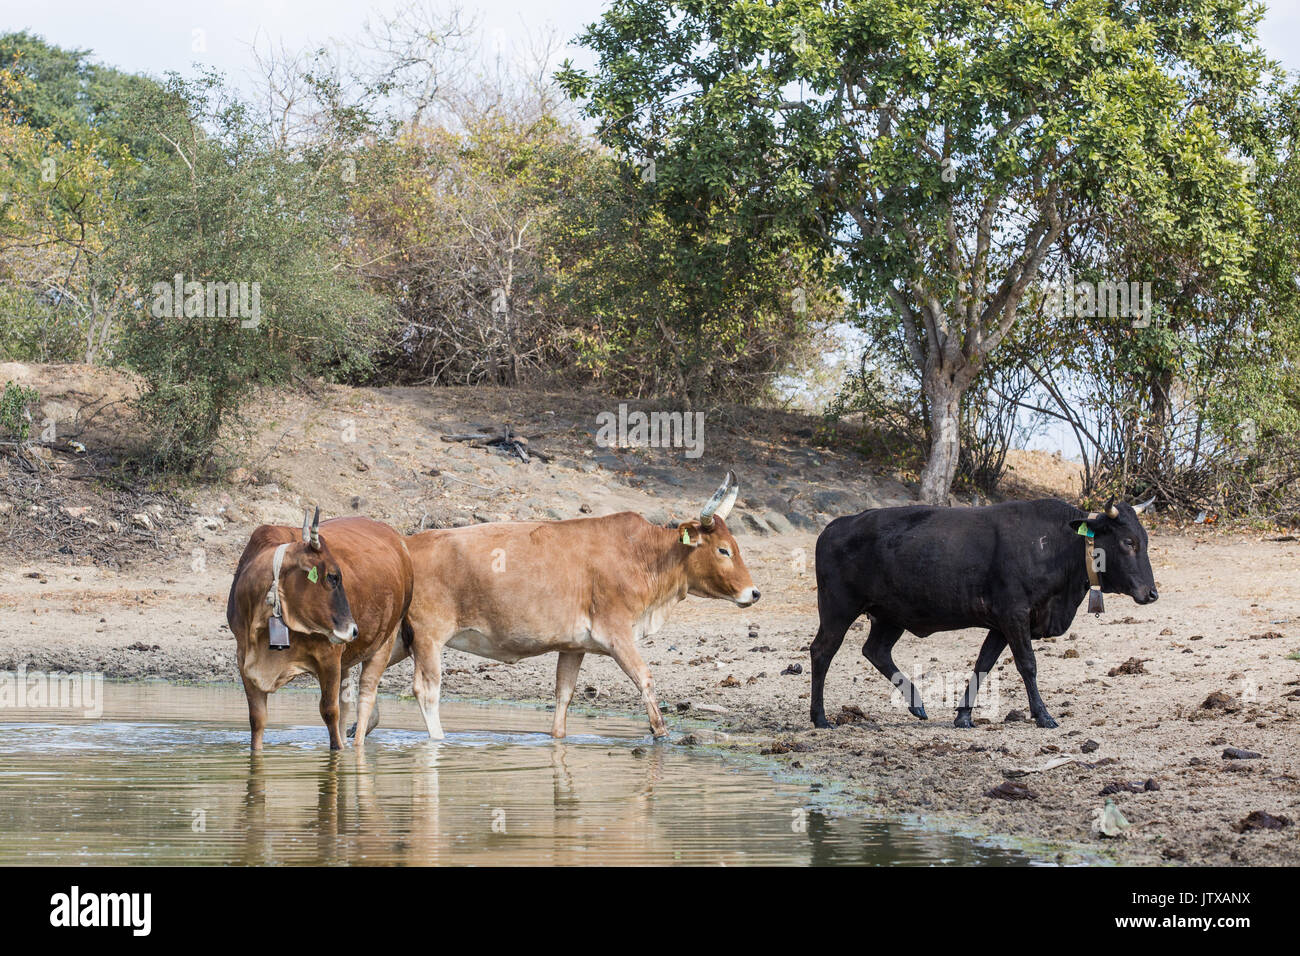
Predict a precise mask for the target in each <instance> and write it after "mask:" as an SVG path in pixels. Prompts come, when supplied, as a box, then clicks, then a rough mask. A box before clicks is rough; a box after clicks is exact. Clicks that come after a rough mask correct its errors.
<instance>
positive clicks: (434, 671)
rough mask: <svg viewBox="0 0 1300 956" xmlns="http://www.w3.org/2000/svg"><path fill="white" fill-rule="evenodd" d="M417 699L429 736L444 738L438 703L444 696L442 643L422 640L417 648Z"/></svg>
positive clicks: (415, 653)
mask: <svg viewBox="0 0 1300 956" xmlns="http://www.w3.org/2000/svg"><path fill="white" fill-rule="evenodd" d="M414 656H415V700H416V703H418V704H419V705H420V713H422V714H423V715H424V726H425V727H427V728H428V729H429V737H430V738H432V739H433V740H442V739H443V737H444V736H445V735H444V734H443V732H442V721H441V719H440V718H439V716H438V704H439V701H440V700H441V698H442V645H440V644H437V643H434V642H432V641H430V642H422V643H421V644H420V645H419V646H417V647H416V648H415V652H414Z"/></svg>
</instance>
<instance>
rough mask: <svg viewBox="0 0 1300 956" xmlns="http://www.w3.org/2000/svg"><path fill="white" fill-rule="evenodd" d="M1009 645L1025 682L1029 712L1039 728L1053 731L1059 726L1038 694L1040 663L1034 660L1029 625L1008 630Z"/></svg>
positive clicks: (1017, 668)
mask: <svg viewBox="0 0 1300 956" xmlns="http://www.w3.org/2000/svg"><path fill="white" fill-rule="evenodd" d="M1007 643H1008V644H1010V645H1011V655H1012V656H1013V657H1014V658H1015V661H1016V670H1018V671H1020V679H1021V680H1023V681H1024V682H1025V693H1027V694H1028V695H1029V712H1030V713H1031V714H1032V715H1033V717H1034V722H1035V723H1037V724H1038V726H1039V727H1046V728H1048V729H1051V728H1052V727H1056V726H1058V725H1057V723H1056V721H1055V720H1053V719H1052V715H1051V714H1049V713H1048V712H1047V705H1046V704H1044V703H1043V698H1042V697H1041V696H1039V693H1038V662H1037V661H1036V660H1035V659H1034V646H1033V644H1032V643H1031V641H1030V638H1029V627H1028V626H1027V625H1022V626H1017V627H1013V628H1010V629H1008V631H1007Z"/></svg>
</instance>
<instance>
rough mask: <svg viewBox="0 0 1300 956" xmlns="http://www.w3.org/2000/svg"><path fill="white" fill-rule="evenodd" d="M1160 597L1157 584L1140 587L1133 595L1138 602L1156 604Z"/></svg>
mask: <svg viewBox="0 0 1300 956" xmlns="http://www.w3.org/2000/svg"><path fill="white" fill-rule="evenodd" d="M1159 599H1160V592H1159V591H1157V590H1156V588H1155V585H1154V584H1153V585H1151V586H1150V587H1144V588H1140V589H1139V590H1138V591H1137V592H1135V593H1134V595H1133V600H1134V601H1137V603H1138V604H1155V603H1156V601H1158V600H1159Z"/></svg>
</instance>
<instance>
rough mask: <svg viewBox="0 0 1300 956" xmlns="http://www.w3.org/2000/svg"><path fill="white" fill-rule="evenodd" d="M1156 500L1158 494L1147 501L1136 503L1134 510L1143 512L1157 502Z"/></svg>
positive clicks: (1139, 512)
mask: <svg viewBox="0 0 1300 956" xmlns="http://www.w3.org/2000/svg"><path fill="white" fill-rule="evenodd" d="M1155 500H1156V496H1155V495H1152V496H1151V497H1150V498H1148V499H1147V500H1146V501H1144V502H1142V504H1140V505H1134V506H1133V510H1134V511H1136V512H1137V513H1138V514H1141V513H1142V512H1144V511H1146V510H1147V509H1148V508H1150V507H1151V506H1152V505H1153V504H1155Z"/></svg>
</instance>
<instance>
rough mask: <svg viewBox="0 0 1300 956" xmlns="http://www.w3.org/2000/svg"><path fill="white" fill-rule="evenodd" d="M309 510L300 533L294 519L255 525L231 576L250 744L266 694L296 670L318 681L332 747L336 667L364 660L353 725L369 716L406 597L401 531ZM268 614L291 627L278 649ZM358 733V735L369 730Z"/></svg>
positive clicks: (261, 723) (255, 739)
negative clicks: (288, 523)
mask: <svg viewBox="0 0 1300 956" xmlns="http://www.w3.org/2000/svg"><path fill="white" fill-rule="evenodd" d="M310 518H311V512H308V513H307V517H306V518H304V520H303V526H302V536H301V539H299V535H298V531H297V529H295V528H287V527H279V526H274V525H262V526H261V527H260V528H258V529H257V530H256V531H254V532H253V536H252V537H251V538H250V539H249V542H248V545H247V547H245V548H244V553H243V555H242V556H241V557H240V559H239V566H238V568H237V569H236V571H235V580H234V582H233V583H232V584H231V586H230V598H229V600H228V601H227V603H226V620H227V621H228V622H229V623H230V631H231V633H232V634H234V636H235V641H236V642H237V645H238V652H237V653H238V658H239V673H240V676H241V677H242V678H243V681H244V693H245V694H246V695H247V697H248V724H249V727H250V728H251V729H252V749H253V750H261V749H262V732H263V730H264V729H265V727H266V696H267V694H270V693H273V692H275V691H277V690H279V689H280V688H281V687H283V686H284V685H285V684H286V683H288V682H289V680H290V679H292V678H293V677H295V676H297V675H298V674H305V673H306V674H314V675H315V676H316V679H317V680H318V681H319V682H320V690H321V696H320V714H321V718H322V719H323V720H324V721H325V726H326V728H328V730H329V735H330V747H331V748H332V749H335V750H337V749H339V748H340V747H342V745H343V744H342V735H341V733H340V730H341V728H340V726H339V724H340V687H341V683H342V675H343V674H344V673H346V672H347V669H348V668H350V667H351V666H352V665H353V664H357V663H361V664H362V668H361V691H360V700H359V705H358V709H357V712H358V716H359V718H360V722H359V724H358V726H359V727H361V728H366V727H367V726H368V725H370V726H373V725H372V724H369V720H368V718H369V716H370V713H371V708H373V707H374V703H375V694H376V692H377V690H378V687H379V678H380V677H381V676H382V675H383V672H384V665H385V664H386V663H387V662H388V658H389V656H390V655H391V654H392V651H393V647H394V645H395V644H397V643H400V642H398V641H397V640H396V638H397V635H398V632H399V631H400V630H401V628H402V621H403V618H404V617H405V615H406V613H407V610H408V608H409V607H410V603H411V592H412V584H413V580H414V579H413V575H412V571H411V558H410V555H409V554H408V553H407V550H406V544H405V542H404V541H403V539H402V536H401V535H399V534H398V533H397V532H396V531H394V530H393V529H392V528H390V527H388V525H386V524H381V523H380V522H378V521H372V520H370V519H369V518H335V519H334V520H332V521H327V522H325V524H324V526H323V528H322V526H321V523H320V509H319V508H317V509H316V517H315V520H314V521H312V520H310ZM273 618H278V619H280V620H283V622H284V624H285V625H286V627H287V628H288V635H287V638H288V646H287V647H285V648H283V649H275V648H273V647H272V646H271V645H272V643H273V641H272V636H271V628H272V619H273ZM358 733H359V736H358V738H357V744H358V745H360V744H362V743H363V742H364V740H365V730H364V729H363V730H360V731H358Z"/></svg>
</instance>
